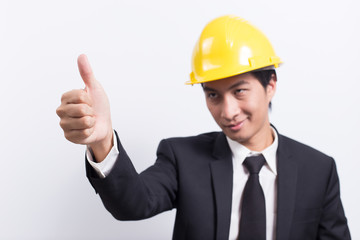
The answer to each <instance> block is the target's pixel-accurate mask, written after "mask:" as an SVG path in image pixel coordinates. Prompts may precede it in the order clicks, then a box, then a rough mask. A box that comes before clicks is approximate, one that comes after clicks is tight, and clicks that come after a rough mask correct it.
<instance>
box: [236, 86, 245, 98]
mask: <svg viewBox="0 0 360 240" xmlns="http://www.w3.org/2000/svg"><path fill="white" fill-rule="evenodd" d="M244 92H245V89H243V88H239V89H236V90H235V95H237V96H241V95H243V94H244Z"/></svg>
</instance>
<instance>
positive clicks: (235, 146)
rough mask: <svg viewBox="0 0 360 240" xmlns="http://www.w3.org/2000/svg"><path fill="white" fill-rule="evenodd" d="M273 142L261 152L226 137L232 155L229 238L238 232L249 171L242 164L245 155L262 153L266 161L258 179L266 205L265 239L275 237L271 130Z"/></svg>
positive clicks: (274, 178)
mask: <svg viewBox="0 0 360 240" xmlns="http://www.w3.org/2000/svg"><path fill="white" fill-rule="evenodd" d="M273 134H274V141H273V143H272V144H271V145H270V146H269V147H267V148H266V149H264V150H263V151H261V152H254V151H251V150H249V149H248V148H246V147H245V146H243V145H241V144H240V143H238V142H235V141H233V140H231V139H230V138H228V137H227V140H228V143H229V146H230V149H231V152H232V156H233V159H232V160H233V196H232V206H231V221H230V234H229V239H230V240H236V239H237V237H238V234H239V223H240V217H241V207H240V206H241V204H240V203H241V201H242V195H243V192H244V188H245V184H246V182H247V180H248V178H249V172H248V170H247V169H246V167H245V166H244V165H243V162H244V160H245V158H246V157H248V156H252V155H259V154H260V153H262V154H263V156H264V158H265V160H266V163H265V164H264V166H263V167H262V168H261V170H260V172H259V181H260V185H261V187H262V189H263V192H264V196H265V205H266V208H265V209H266V239H267V240H275V239H276V236H275V234H276V231H275V230H276V193H277V187H276V176H277V171H276V151H277V148H278V136H277V133H276V131H275V130H273Z"/></svg>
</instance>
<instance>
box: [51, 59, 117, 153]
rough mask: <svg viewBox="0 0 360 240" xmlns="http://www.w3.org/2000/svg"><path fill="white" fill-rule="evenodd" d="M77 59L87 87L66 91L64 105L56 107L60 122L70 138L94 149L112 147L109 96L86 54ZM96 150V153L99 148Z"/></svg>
mask: <svg viewBox="0 0 360 240" xmlns="http://www.w3.org/2000/svg"><path fill="white" fill-rule="evenodd" d="M77 62H78V67H79V72H80V75H81V78H82V79H83V81H84V83H85V89H77V90H72V91H69V92H66V93H64V94H63V95H62V97H61V105H60V106H59V107H58V108H57V110H56V113H57V115H58V116H59V117H60V126H61V128H62V129H63V131H64V135H65V138H66V139H67V140H69V141H70V142H73V143H77V144H84V145H85V144H86V145H88V146H90V147H91V148H92V150H93V151H94V150H102V151H110V149H111V147H112V136H113V130H112V124H111V116H110V104H109V100H108V98H107V96H106V93H105V91H104V89H103V88H102V86H101V84H100V83H99V82H98V81H97V80H96V79H95V76H94V74H93V71H92V69H91V66H90V64H89V62H88V59H87V57H86V55H84V54H82V55H80V56H79V57H78V61H77ZM109 147H110V149H109ZM104 148H106V149H104ZM94 154H95V157H96V155H97V154H96V153H95V151H94Z"/></svg>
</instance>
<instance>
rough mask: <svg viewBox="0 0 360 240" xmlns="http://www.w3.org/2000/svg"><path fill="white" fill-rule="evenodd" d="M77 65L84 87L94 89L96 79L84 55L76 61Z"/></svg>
mask: <svg viewBox="0 0 360 240" xmlns="http://www.w3.org/2000/svg"><path fill="white" fill-rule="evenodd" d="M77 64H78V68H79V72H80V75H81V78H82V79H83V81H84V83H85V85H86V87H87V88H94V87H95V84H96V79H95V76H94V73H93V71H92V68H91V66H90V63H89V60H88V58H87V56H86V55H85V54H81V55H80V56H79V57H78V59H77Z"/></svg>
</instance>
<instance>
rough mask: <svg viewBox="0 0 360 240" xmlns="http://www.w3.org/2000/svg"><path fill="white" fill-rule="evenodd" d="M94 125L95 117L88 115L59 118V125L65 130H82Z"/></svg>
mask: <svg viewBox="0 0 360 240" xmlns="http://www.w3.org/2000/svg"><path fill="white" fill-rule="evenodd" d="M94 125H95V118H94V117H90V116H85V117H81V118H69V117H66V118H62V119H61V120H60V126H61V128H62V129H63V130H64V132H66V131H71V130H84V129H89V128H92V127H94Z"/></svg>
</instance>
